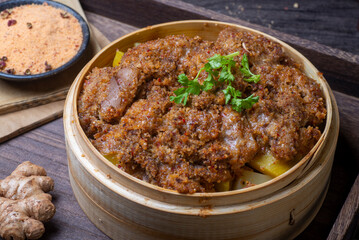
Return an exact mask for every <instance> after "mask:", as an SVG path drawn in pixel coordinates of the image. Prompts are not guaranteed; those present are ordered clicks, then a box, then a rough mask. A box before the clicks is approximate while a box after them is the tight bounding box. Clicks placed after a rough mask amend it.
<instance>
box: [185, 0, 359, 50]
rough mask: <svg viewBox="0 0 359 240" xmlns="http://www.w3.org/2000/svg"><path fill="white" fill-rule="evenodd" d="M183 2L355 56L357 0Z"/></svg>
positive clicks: (358, 44) (358, 31) (358, 29)
mask: <svg viewBox="0 0 359 240" xmlns="http://www.w3.org/2000/svg"><path fill="white" fill-rule="evenodd" d="M183 1H184V2H187V3H191V4H194V5H197V6H201V7H204V8H207V9H211V10H214V11H216V12H219V13H222V14H225V15H228V16H231V17H236V18H239V19H242V20H245V21H247V22H250V23H254V24H258V25H262V26H264V27H269V28H272V29H275V30H278V31H281V32H285V33H288V34H291V35H295V36H298V37H301V38H304V39H308V40H311V41H316V42H318V43H321V44H324V45H328V46H331V47H334V48H338V49H341V50H344V51H347V52H351V53H353V54H359V1H358V0H342V1H338V0H327V1H326V0H300V1H298V0H294V1H293V0H292V1H288V0H275V1H273V0H272V1H270V0H269V1H267V0H257V1H251V0H247V1H244V0H242V1H238V0H197V1H191V0H183Z"/></svg>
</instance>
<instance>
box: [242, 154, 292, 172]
mask: <svg viewBox="0 0 359 240" xmlns="http://www.w3.org/2000/svg"><path fill="white" fill-rule="evenodd" d="M294 164H295V162H293V161H290V162H283V161H279V160H277V159H276V158H275V157H274V156H273V155H272V154H270V153H265V154H257V156H256V157H255V158H254V159H253V160H252V161H250V162H249V164H248V165H249V166H250V167H252V168H254V169H255V170H257V171H258V172H261V173H263V174H266V175H269V176H271V177H278V176H279V175H281V174H283V173H285V172H286V171H288V170H289V169H290V168H291V167H292V166H293V165H294Z"/></svg>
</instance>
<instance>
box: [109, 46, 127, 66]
mask: <svg viewBox="0 0 359 240" xmlns="http://www.w3.org/2000/svg"><path fill="white" fill-rule="evenodd" d="M123 54H124V53H123V52H121V51H119V50H116V55H115V58H114V59H113V62H112V67H117V66H118V65H120V62H121V59H122V56H123Z"/></svg>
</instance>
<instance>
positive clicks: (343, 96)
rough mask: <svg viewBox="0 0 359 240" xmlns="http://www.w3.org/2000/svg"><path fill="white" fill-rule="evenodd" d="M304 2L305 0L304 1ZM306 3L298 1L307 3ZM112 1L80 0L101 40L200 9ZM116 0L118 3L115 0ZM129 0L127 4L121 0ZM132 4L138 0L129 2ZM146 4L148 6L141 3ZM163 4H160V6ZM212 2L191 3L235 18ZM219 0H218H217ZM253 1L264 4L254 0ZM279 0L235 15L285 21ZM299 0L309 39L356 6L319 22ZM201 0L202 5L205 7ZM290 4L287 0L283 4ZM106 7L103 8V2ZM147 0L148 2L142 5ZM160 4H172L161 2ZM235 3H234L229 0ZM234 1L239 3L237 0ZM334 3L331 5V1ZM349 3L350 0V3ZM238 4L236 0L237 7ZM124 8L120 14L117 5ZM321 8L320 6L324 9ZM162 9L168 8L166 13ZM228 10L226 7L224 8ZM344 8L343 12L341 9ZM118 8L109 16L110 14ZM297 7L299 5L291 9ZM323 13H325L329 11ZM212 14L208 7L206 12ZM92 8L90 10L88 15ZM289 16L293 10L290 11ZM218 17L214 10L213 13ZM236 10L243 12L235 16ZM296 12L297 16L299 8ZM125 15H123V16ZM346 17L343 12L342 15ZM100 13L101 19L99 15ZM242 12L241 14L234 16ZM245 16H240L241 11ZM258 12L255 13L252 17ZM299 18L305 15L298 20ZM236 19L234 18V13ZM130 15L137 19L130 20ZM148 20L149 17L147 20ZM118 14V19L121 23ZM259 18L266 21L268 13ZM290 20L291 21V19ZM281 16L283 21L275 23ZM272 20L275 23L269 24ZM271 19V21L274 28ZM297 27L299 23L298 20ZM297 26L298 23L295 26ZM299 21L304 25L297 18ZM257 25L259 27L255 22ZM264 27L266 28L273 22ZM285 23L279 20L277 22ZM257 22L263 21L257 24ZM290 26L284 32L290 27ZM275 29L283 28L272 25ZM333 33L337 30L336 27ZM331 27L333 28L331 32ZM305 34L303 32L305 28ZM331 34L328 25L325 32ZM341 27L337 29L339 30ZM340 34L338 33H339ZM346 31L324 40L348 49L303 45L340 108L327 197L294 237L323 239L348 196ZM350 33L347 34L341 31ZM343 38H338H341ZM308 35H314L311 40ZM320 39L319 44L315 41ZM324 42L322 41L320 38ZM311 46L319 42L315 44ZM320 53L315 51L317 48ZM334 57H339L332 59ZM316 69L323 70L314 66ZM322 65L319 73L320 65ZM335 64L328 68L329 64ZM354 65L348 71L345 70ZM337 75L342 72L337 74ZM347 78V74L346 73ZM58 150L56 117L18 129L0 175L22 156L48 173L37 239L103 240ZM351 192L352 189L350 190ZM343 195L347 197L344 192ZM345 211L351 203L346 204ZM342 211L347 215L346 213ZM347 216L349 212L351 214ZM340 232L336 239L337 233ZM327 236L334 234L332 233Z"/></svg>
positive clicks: (354, 169) (353, 144)
mask: <svg viewBox="0 0 359 240" xmlns="http://www.w3.org/2000/svg"><path fill="white" fill-rule="evenodd" d="M308 1H309V0H308ZM308 1H306V2H308ZM114 2H116V1H114V0H112V1H111V0H102V1H95V0H86V1H82V2H81V3H82V5H83V6H85V8H86V9H87V10H88V11H87V12H86V16H87V17H88V20H89V22H91V23H92V24H94V25H95V26H96V27H98V28H99V29H100V30H101V31H102V32H103V33H104V35H105V36H106V37H108V38H109V40H111V41H112V40H114V39H116V38H118V37H120V36H121V35H123V34H124V33H126V32H129V31H132V30H134V29H136V28H138V27H140V26H144V25H150V24H153V23H154V22H153V21H154V20H156V19H157V20H158V19H162V20H163V19H168V20H171V19H172V20H178V19H186V18H192V17H193V16H194V15H193V14H194V12H195V11H197V10H198V9H200V11H199V12H200V13H203V12H204V11H205V10H204V9H203V8H193V7H192V9H187V10H183V8H185V7H188V6H189V5H186V4H182V5H181V4H180V2H179V3H177V4H180V5H181V6H180V7H179V8H177V7H176V6H175V5H176V3H175V1H165V0H163V1H159V0H157V1H150V0H148V1H145V0H144V1H142V3H143V4H144V6H145V8H147V9H148V11H147V12H148V13H149V12H151V13H152V11H149V10H150V8H151V7H152V8H154V9H157V10H158V9H159V10H161V11H162V12H160V13H161V14H162V16H154V15H151V14H149V15H148V14H146V12H145V11H142V13H143V14H142V15H139V13H137V14H135V15H134V13H133V12H131V11H130V9H129V10H128V9H126V8H125V7H126V6H127V5H125V6H123V5H121V6H120V7H118V8H116V6H114ZM119 2H120V1H119ZM127 2H129V3H130V2H132V1H127ZM134 2H137V3H138V1H134ZM146 2H151V3H146ZM163 2H164V3H166V4H167V5H163ZM214 2H215V1H212V0H202V1H198V3H197V4H201V6H202V7H208V8H212V9H213V10H216V11H218V12H214V13H215V14H217V15H216V16H217V17H218V16H219V17H223V20H228V19H233V18H232V17H231V16H235V17H238V16H237V15H234V14H230V13H229V12H226V11H227V9H226V8H225V6H226V3H228V4H233V3H231V2H235V1H234V0H232V1H223V2H224V10H223V9H221V8H220V6H215V7H213V6H212V5H213V4H214ZM218 2H219V1H218ZM261 2H264V0H262V1H261ZM283 2H284V0H281V1H279V3H278V5H279V6H274V4H272V5H265V4H263V5H262V6H263V7H262V10H260V11H261V15H248V19H246V18H243V20H245V21H248V20H249V21H250V22H254V23H258V24H260V23H261V22H260V21H266V20H257V22H256V21H255V20H256V19H255V18H259V17H261V16H263V17H264V18H265V17H266V14H268V15H270V14H276V15H277V16H276V18H280V16H282V17H283V19H287V17H288V16H287V13H288V12H287V10H280V8H281V5H280V4H283ZM297 2H298V3H299V9H301V10H303V14H304V15H300V16H303V18H304V19H305V20H304V22H307V25H300V26H302V28H308V29H310V28H311V26H312V25H311V24H310V22H314V23H315V24H322V25H321V26H320V27H318V28H317V29H318V30H317V32H318V33H317V34H318V35H315V32H313V36H319V37H322V36H326V34H329V33H327V32H326V31H329V30H327V29H326V26H325V25H326V24H327V25H328V26H327V28H330V26H329V25H330V24H337V23H338V21H339V20H338V19H337V18H336V17H335V16H332V15H331V14H334V11H335V10H337V11H338V12H340V13H336V14H339V16H343V19H344V22H345V23H347V24H348V22H347V21H352V20H345V19H352V18H357V17H358V15H357V14H355V13H357V12H358V11H357V10H356V11H355V9H357V8H356V5H355V4H357V3H358V1H354V3H353V1H347V0H346V1H344V2H345V4H349V5H348V7H347V8H350V9H354V11H355V12H354V13H352V11H351V10H350V11H349V12H344V13H343V12H341V11H342V9H341V8H335V7H334V6H337V5H336V3H334V2H333V1H329V5H330V4H331V5H330V6H332V7H329V8H330V9H331V10H325V11H324V12H329V13H322V14H327V15H328V19H327V21H323V20H322V21H317V20H316V18H317V17H318V14H319V13H318V12H320V11H321V10H320V9H319V8H320V4H319V3H317V4H318V5H317V6H318V7H317V8H318V9H315V10H313V9H307V8H302V7H304V5H303V4H301V1H297ZM317 2H320V3H321V6H324V5H325V4H326V3H327V1H322V0H321V1H317ZM206 3H207V5H206ZM290 3H291V4H292V3H294V1H293V2H290ZM107 4H108V5H107ZM148 4H149V5H148ZM168 4H169V5H171V6H172V7H168ZM236 4H237V2H236ZM238 4H239V1H238ZM241 4H242V5H243V6H244V4H251V3H250V1H248V2H247V3H243V1H241ZM338 4H339V2H338ZM350 4H354V5H350ZM245 6H247V7H246V9H253V11H257V10H255V9H256V7H255V5H251V6H252V7H248V6H249V5H245ZM264 6H267V7H268V9H265V7H264ZM290 6H291V5H289V3H288V7H289V8H290ZM136 7H137V8H138V9H139V11H140V9H143V7H142V6H141V5H136ZM237 7H238V5H237ZM124 9H126V11H125V10H124ZM324 9H325V8H324ZM167 10H168V12H167ZM228 10H229V9H228ZM344 10H345V9H344ZM116 11H118V12H117V13H115V12H116ZM298 11H299V10H298ZM330 11H331V13H330ZM212 12H213V11H212ZM212 12H211V11H207V12H206V14H212ZM220 12H222V13H225V14H228V15H230V16H228V15H222V14H221V13H220ZM95 13H96V14H95ZM292 13H293V12H292ZM218 14H220V15H218ZM241 14H244V13H241ZM299 14H301V13H299ZM121 15H122V20H123V21H121V22H119V21H118V20H119V19H120V16H121ZM130 15H131V16H130ZM344 15H348V16H344ZM104 16H106V17H104ZM197 16H198V17H197V18H208V16H202V15H201V14H197ZM242 16H243V15H242ZM246 16H247V15H246ZM258 16H259V17H258ZM304 16H305V17H304ZM239 17H240V16H239ZM136 18H137V19H136ZM152 18H153V19H154V20H153V19H152ZM124 19H125V20H126V21H124ZM266 19H270V18H269V17H268V16H267V18H266ZM295 19H297V18H295ZM134 21H137V24H134ZM282 21H284V20H282ZM288 21H292V22H293V21H294V22H295V21H297V20H290V19H288ZM275 23H276V22H275ZM275 23H274V25H275ZM298 24H299V23H298ZM301 24H302V23H301ZM303 24H304V23H303ZM263 25H265V24H263ZM274 25H273V26H272V29H269V28H268V29H269V30H273V29H274V28H275V26H274ZM283 25H285V22H284V23H283ZM262 27H263V26H262ZM344 27H346V26H342V27H340V26H338V29H339V28H344ZM284 28H286V29H287V30H288V32H287V31H284V32H287V33H291V32H290V31H293V32H294V31H296V29H297V28H298V27H291V26H290V24H288V26H286V27H284ZM291 28H292V29H291ZM278 30H283V29H278ZM339 30H340V29H339ZM339 30H338V31H339ZM303 31H304V30H298V32H297V34H296V35H298V36H300V37H303V36H301V35H300V34H301V32H303ZM308 31H309V30H308ZM333 31H334V30H333ZM343 31H344V30H343ZM345 31H346V30H345ZM346 34H348V36H347V37H348V39H349V38H351V37H354V38H357V37H358V35H357V32H355V31H354V32H352V33H350V32H348V33H346ZM346 34H342V33H341V32H339V34H338V35H337V36H336V35H335V34H334V33H332V37H331V38H332V42H336V43H337V44H342V43H339V42H341V41H344V42H345V44H344V45H348V48H342V47H338V46H339V45H331V47H326V46H325V47H324V48H320V49H318V50H315V46H318V45H315V42H314V43H313V42H311V41H309V42H310V43H313V44H314V45H311V46H308V47H309V48H311V50H307V51H308V53H309V54H310V57H309V59H310V60H311V61H312V62H321V61H323V62H322V63H321V64H320V65H319V66H318V65H317V64H315V65H316V66H317V67H319V70H320V71H322V72H323V73H324V76H325V77H326V78H327V80H328V81H329V83H330V85H331V87H332V88H333V89H335V90H336V91H335V92H334V93H335V97H336V100H337V102H338V106H339V111H340V121H341V122H340V136H339V141H338V146H337V151H336V155H335V161H334V166H333V171H332V176H331V184H330V187H329V191H328V194H327V197H326V199H325V201H324V204H323V207H322V208H321V210H320V211H319V213H318V215H317V216H316V218H315V219H314V220H313V222H312V223H311V224H310V225H309V227H308V228H307V229H306V230H305V231H304V232H303V233H302V234H301V235H300V236H299V237H298V239H326V238H327V237H328V235H329V233H330V231H331V228H332V226H333V224H334V223H335V221H336V220H337V216H338V214H339V213H340V211H341V209H342V206H343V204H344V203H345V201H346V200H347V197H348V194H349V193H350V192H351V189H352V187H353V186H354V187H355V186H357V184H356V185H353V183H354V181H355V179H356V178H357V175H358V169H359V146H358V142H359V131H358V129H359V120H358V119H359V111H358V110H359V99H358V98H357V97H358V93H359V91H358V89H359V80H358V75H355V71H357V70H356V69H357V68H358V63H357V62H356V61H357V60H356V56H357V54H358V52H356V51H350V49H354V48H355V49H358V47H357V45H356V44H357V43H358V41H357V42H355V43H353V42H350V40H346ZM349 35H350V36H349ZM294 39H298V37H295V38H294ZM307 39H310V40H313V39H311V38H309V37H308V38H307ZM343 39H344V40H343ZM314 40H315V39H314ZM305 43H308V40H303V41H302V44H305ZM322 43H325V42H322ZM325 44H327V43H325ZM319 46H323V45H321V44H319ZM332 47H338V48H341V49H342V50H346V51H349V52H350V53H348V52H344V51H341V50H338V49H334V48H332ZM328 49H329V50H330V51H329V52H331V53H329V55H328V54H327V50H328ZM318 51H321V52H318ZM337 53H343V55H342V56H341V57H339V58H338V57H336V54H337ZM346 57H349V58H351V57H352V59H349V60H348V59H346ZM338 59H339V60H338ZM338 62H339V63H340V62H341V63H342V64H339V66H340V67H339V73H337V70H335V71H333V70H331V68H333V66H334V65H336V64H337V63H338ZM321 67H323V68H321ZM323 69H324V70H323ZM333 69H335V68H333ZM353 69H354V70H353ZM342 73H344V75H342ZM348 76H349V77H348ZM66 158H67V156H66V151H65V145H64V133H63V125H62V119H57V120H55V121H52V122H50V123H47V124H45V125H43V126H41V127H39V128H37V129H34V130H32V131H30V132H28V133H26V134H23V135H21V136H19V137H16V138H14V139H12V140H9V141H7V142H5V143H2V144H1V145H0V164H1V168H0V178H1V179H2V178H5V177H6V176H7V175H8V174H9V173H11V172H12V171H13V170H14V169H15V167H16V166H17V165H18V164H20V163H21V162H22V161H25V160H30V161H32V162H34V163H36V164H39V165H42V166H44V167H45V168H46V170H47V171H48V175H49V176H51V177H53V178H54V180H55V190H54V191H53V193H52V194H53V196H54V203H55V205H56V207H57V213H56V215H55V216H54V218H53V219H52V220H51V221H50V222H48V223H46V224H45V227H46V233H45V235H44V237H43V239H108V237H107V236H105V235H104V234H103V233H102V232H100V231H99V230H98V229H97V228H96V227H95V226H94V225H93V224H92V223H91V222H90V221H89V220H88V219H87V217H86V216H85V214H84V213H83V212H82V210H81V209H80V207H79V206H78V204H77V202H76V200H75V198H74V196H73V193H72V189H71V187H70V183H69V177H68V169H67V160H66ZM355 189H357V187H356V188H354V190H355ZM352 193H353V191H352V192H351V195H350V196H349V197H348V199H349V200H347V201H349V205H345V206H355V204H354V205H352V204H353V203H355V201H353V200H355V197H357V196H358V195H357V194H355V193H357V190H356V191H354V194H352ZM351 196H354V198H353V197H351ZM347 209H348V208H345V207H344V208H343V214H344V215H340V216H339V218H338V220H344V222H345V220H346V219H347V217H348V216H350V214H352V213H353V211H350V210H349V211H348V210H347ZM349 209H351V208H349ZM348 214H349V215H348ZM353 219H354V220H355V217H354V218H353ZM354 228H355V221H354V225H353V226H350V229H349V230H350V231H348V232H347V230H348V227H346V225H345V224H344V225H342V224H341V223H340V222H339V225H338V227H337V228H336V229H335V230H333V231H335V232H336V233H338V232H341V233H344V235H345V236H347V237H348V236H349V237H352V238H353V239H354V238H355V237H356V239H358V236H352V235H351V234H352V233H353V232H354ZM344 235H343V236H344ZM332 236H334V235H332ZM332 239H340V238H338V237H337V238H332Z"/></svg>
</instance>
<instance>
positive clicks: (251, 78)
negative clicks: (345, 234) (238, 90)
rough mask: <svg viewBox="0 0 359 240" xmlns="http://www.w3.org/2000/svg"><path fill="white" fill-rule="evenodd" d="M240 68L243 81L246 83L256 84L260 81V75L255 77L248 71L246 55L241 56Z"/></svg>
mask: <svg viewBox="0 0 359 240" xmlns="http://www.w3.org/2000/svg"><path fill="white" fill-rule="evenodd" d="M241 65H242V66H241V67H240V68H239V70H240V71H241V73H242V74H243V76H244V77H246V78H244V79H243V80H244V81H246V82H254V83H257V82H259V80H260V75H255V74H253V73H252V72H251V71H250V70H249V64H248V58H247V55H246V54H243V57H242V61H241Z"/></svg>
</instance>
